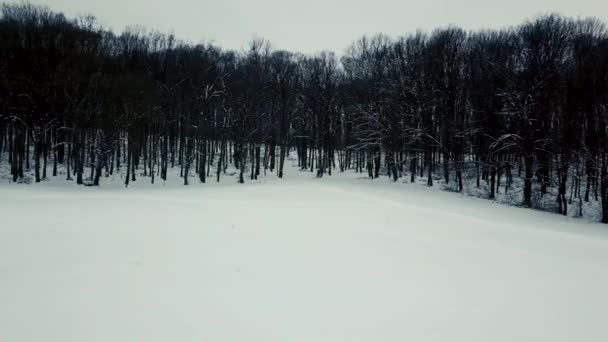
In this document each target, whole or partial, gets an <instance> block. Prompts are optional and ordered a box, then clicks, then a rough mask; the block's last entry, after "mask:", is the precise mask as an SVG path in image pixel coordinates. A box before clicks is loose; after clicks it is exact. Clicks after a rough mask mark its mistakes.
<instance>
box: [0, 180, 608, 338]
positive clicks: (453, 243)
mask: <svg viewBox="0 0 608 342" xmlns="http://www.w3.org/2000/svg"><path fill="white" fill-rule="evenodd" d="M174 178H176V177H174ZM104 181H105V182H106V183H107V184H103V185H102V187H100V188H84V187H78V186H72V185H71V184H63V185H62V184H38V185H29V186H28V185H14V184H0V217H1V218H2V220H1V222H2V224H1V225H0V341H11V342H12V341H19V342H21V341H25V342H29V341H45V342H48V341H51V342H55V341H56V342H72V341H74V342H76V341H78V342H80V341H99V342H102V341H103V342H107V341H129V342H131V341H142V342H144V341H145V342H155V341H159V342H160V341H222V342H223V341H226V342H232V341H235V342H236V341H239V342H241V341H263V342H273V341H277V342H278V341H281V342H284V341H315V342H316V341H320V342H323V341H328V342H329V341H331V342H338V341H349V342H352V341H362V342H363V341H370V342H371V341H374V342H376V341H463V342H464V341H466V342H475V341H484V342H486V341H505V342H512V341H552V342H554V341H557V342H559V341H568V342H571V341H591V342H594V341H598V342H600V341H602V342H603V341H607V340H608V330H606V328H605V317H606V314H607V313H608V291H606V289H608V233H607V231H608V229H606V226H605V225H600V224H592V223H588V222H585V221H583V220H576V219H572V218H565V217H561V216H558V215H554V214H549V213H543V212H538V211H532V210H525V209H521V208H514V207H505V206H502V205H496V204H494V203H492V202H490V201H485V200H478V199H474V198H468V197H464V196H460V195H457V194H453V193H447V192H441V191H432V190H427V189H425V188H424V187H420V186H417V185H409V184H394V183H391V182H389V181H380V182H371V181H367V180H360V179H354V178H353V176H347V175H334V176H332V177H331V178H330V177H326V178H323V179H315V178H313V175H312V174H311V173H307V172H298V171H296V170H295V168H290V169H289V170H287V175H286V178H285V179H284V180H278V179H276V178H275V177H274V176H270V175H269V176H267V178H265V179H264V180H261V181H259V183H262V184H257V183H253V184H251V183H250V184H244V185H241V184H233V183H231V182H230V181H227V180H226V179H224V181H223V182H225V183H220V184H216V183H212V182H210V183H209V184H205V185H199V184H194V182H195V181H196V179H195V178H193V179H192V181H193V185H192V186H190V187H188V188H184V187H183V186H179V185H178V184H177V182H178V181H179V179H176V180H175V184H173V183H169V181H168V182H167V184H166V186H163V185H162V184H157V185H154V186H150V185H145V184H144V183H145V182H147V180H146V179H145V178H140V179H139V180H138V181H137V182H136V183H134V184H132V185H130V188H128V189H124V187H122V186H121V185H120V179H119V178H116V180H115V181H114V182H112V181H110V180H109V179H105V180H104Z"/></svg>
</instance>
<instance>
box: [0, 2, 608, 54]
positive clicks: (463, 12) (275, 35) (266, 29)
mask: <svg viewBox="0 0 608 342" xmlns="http://www.w3.org/2000/svg"><path fill="white" fill-rule="evenodd" d="M5 1H6V0H5ZM9 2H11V0H9ZM31 2H32V3H35V4H45V5H48V6H49V7H51V8H52V9H55V10H61V11H63V12H64V13H65V14H67V15H68V16H75V15H81V14H93V15H94V16H96V17H97V18H98V19H99V21H100V22H101V23H103V24H104V25H105V26H106V27H109V28H111V29H113V30H114V31H117V32H118V31H121V30H122V29H124V27H125V26H130V25H142V26H144V27H146V28H148V29H154V30H160V31H163V32H168V31H173V32H174V33H175V34H176V35H177V36H178V37H179V38H182V39H186V40H189V41H192V42H199V41H201V40H211V41H214V42H216V43H217V44H219V45H220V46H222V47H224V48H231V49H240V48H242V47H245V46H246V45H247V42H248V41H249V40H250V39H251V38H253V37H264V38H266V39H269V40H270V41H271V42H272V45H273V47H274V48H279V49H288V50H292V51H300V52H306V53H312V52H316V51H319V50H333V51H335V52H337V53H341V52H343V50H344V49H345V48H346V47H347V46H348V45H349V44H350V42H352V41H353V40H354V39H356V38H359V37H360V36H362V35H363V34H368V33H377V32H383V33H387V34H389V35H391V36H398V35H401V34H404V33H407V32H413V31H415V30H416V29H419V28H420V29H424V30H432V29H434V28H437V27H442V26H446V25H448V24H455V25H458V26H460V27H463V28H465V29H478V28H500V27H504V26H510V25H515V24H519V23H521V22H523V21H524V20H525V19H529V18H531V17H533V16H535V15H537V14H541V13H547V12H559V13H561V14H564V15H569V16H582V17H586V16H596V17H598V18H600V19H601V20H603V21H604V22H606V23H608V0H501V1H496V0H452V1H449V0H416V1H408V0H213V1H211V0H32V1H31Z"/></svg>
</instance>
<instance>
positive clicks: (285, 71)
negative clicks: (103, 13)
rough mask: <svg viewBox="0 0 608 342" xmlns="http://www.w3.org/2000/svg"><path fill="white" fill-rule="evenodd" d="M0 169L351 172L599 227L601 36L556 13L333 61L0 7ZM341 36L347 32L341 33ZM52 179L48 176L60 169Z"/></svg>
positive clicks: (74, 174) (127, 176)
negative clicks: (589, 220)
mask: <svg viewBox="0 0 608 342" xmlns="http://www.w3.org/2000/svg"><path fill="white" fill-rule="evenodd" d="M0 35H1V38H0V46H1V49H0V90H1V91H0V152H1V154H0V158H1V159H0V164H1V165H4V166H5V167H6V170H10V172H6V173H5V174H4V176H5V178H10V181H12V182H25V183H29V182H42V181H45V180H47V179H49V178H52V177H60V176H61V177H63V178H65V179H66V180H68V181H73V182H76V183H77V184H84V185H96V186H97V185H99V186H102V187H103V183H104V178H106V177H108V176H109V175H113V174H115V173H120V175H121V176H122V179H123V180H122V181H123V182H124V185H125V186H128V185H129V184H130V183H132V182H136V181H137V182H151V183H154V182H158V181H159V180H166V179H167V177H170V176H172V175H176V174H177V173H170V172H169V175H168V170H179V177H181V178H183V184H184V185H188V184H192V183H194V182H197V183H198V182H201V183H205V182H220V181H224V178H226V177H227V174H226V172H227V169H228V168H234V169H235V170H237V171H236V173H228V175H231V177H229V180H228V181H233V180H234V179H235V178H236V181H238V182H240V183H243V182H248V181H249V180H255V179H257V178H258V177H259V176H260V174H262V173H263V174H266V172H271V173H276V174H277V175H278V177H290V175H289V174H287V173H286V172H285V171H284V165H285V163H286V161H285V160H286V157H287V156H288V155H289V154H290V153H295V155H296V156H297V165H298V167H299V168H300V169H301V170H308V171H309V172H311V173H312V175H314V177H329V176H331V175H332V174H335V173H338V172H357V173H360V174H363V175H364V176H366V177H369V178H370V179H376V178H379V177H389V178H390V179H392V180H393V181H395V182H403V181H405V182H424V183H425V184H427V185H428V186H433V185H436V184H437V183H438V184H440V185H441V186H442V189H445V190H449V191H454V192H466V193H468V194H473V195H475V196H478V197H483V198H487V199H495V198H497V197H498V196H502V198H503V201H506V202H509V203H511V204H515V205H522V206H525V207H532V208H538V209H543V210H546V211H553V212H556V213H560V214H563V215H570V216H584V215H585V212H584V211H585V210H584V209H585V208H591V209H590V210H591V212H594V211H593V210H596V211H595V212H598V213H600V214H599V215H598V216H597V217H594V219H600V220H601V222H603V223H608V31H607V30H606V26H605V24H604V23H602V22H600V21H599V20H596V19H592V18H585V19H574V18H569V17H563V16H560V15H556V14H549V15H543V16H540V17H537V18H535V19H532V20H530V21H527V22H524V23H522V24H520V25H518V26H513V27H510V28H504V29H500V30H484V31H479V32H467V31H464V30H462V29H460V28H458V27H454V26H448V27H445V28H439V29H436V30H434V31H432V32H414V33H409V34H406V35H404V36H402V37H399V38H390V37H388V36H385V35H381V34H378V35H373V36H366V37H362V38H359V39H357V40H355V41H354V42H353V43H352V44H351V45H350V47H349V48H348V49H347V50H346V51H345V52H344V54H343V55H342V56H341V57H340V58H338V57H337V56H336V54H334V53H333V52H330V51H326V52H320V53H317V54H314V55H304V54H299V53H295V52H289V51H281V50H273V48H272V45H271V44H270V43H269V42H268V41H266V40H264V39H262V38H260V39H254V40H252V41H251V42H250V44H249V47H248V49H247V50H246V51H231V50H224V49H222V48H221V46H218V45H214V44H208V43H202V44H191V43H186V42H183V41H180V40H179V37H175V36H173V35H172V34H163V33H158V32H147V31H146V30H144V29H142V28H132V29H128V30H126V31H124V32H122V33H120V34H115V33H112V32H111V31H108V30H105V29H103V26H102V25H101V24H100V23H98V22H97V21H96V19H95V18H94V17H92V16H84V17H79V18H66V17H65V16H64V15H63V14H61V13H59V12H55V11H53V10H50V9H48V8H46V7H39V6H34V5H31V4H27V3H19V4H4V5H3V6H2V12H1V17H0ZM354 38H355V37H354ZM58 169H61V170H64V172H62V174H61V175H59V174H58Z"/></svg>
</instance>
